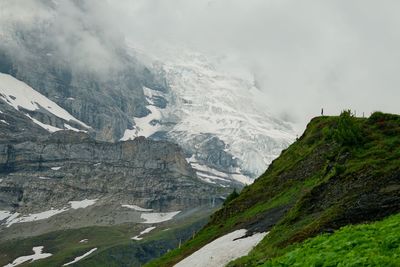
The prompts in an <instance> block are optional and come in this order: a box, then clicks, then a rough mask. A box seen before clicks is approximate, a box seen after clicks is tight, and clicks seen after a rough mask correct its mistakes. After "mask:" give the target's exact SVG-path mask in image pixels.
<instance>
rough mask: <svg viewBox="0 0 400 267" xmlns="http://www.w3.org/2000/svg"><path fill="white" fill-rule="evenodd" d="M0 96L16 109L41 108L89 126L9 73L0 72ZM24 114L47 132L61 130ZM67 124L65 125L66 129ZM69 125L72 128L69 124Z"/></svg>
mask: <svg viewBox="0 0 400 267" xmlns="http://www.w3.org/2000/svg"><path fill="white" fill-rule="evenodd" d="M0 98H1V99H3V100H4V101H5V102H6V103H7V104H9V105H10V106H12V107H14V108H15V109H16V110H20V108H23V109H26V110H31V111H34V110H38V109H41V108H42V109H45V110H47V111H48V112H50V113H52V114H53V115H55V116H57V117H59V118H61V119H64V120H65V121H73V122H76V123H78V124H80V125H81V126H83V127H84V128H86V129H88V128H90V127H89V126H88V125H86V124H85V123H83V122H81V121H79V120H78V119H76V118H75V117H74V116H72V115H71V114H70V113H68V112H67V111H66V110H64V109H63V108H62V107H60V106H59V105H57V104H56V103H54V102H53V101H51V100H50V99H48V98H47V97H45V96H44V95H42V94H40V93H39V92H37V91H36V90H34V89H33V88H32V87H30V86H28V85H27V84H26V83H24V82H21V81H19V80H18V79H16V78H14V77H12V76H11V75H8V74H4V73H0ZM25 115H26V116H27V117H29V118H30V119H31V120H32V121H33V122H34V123H36V124H38V125H39V126H41V127H42V128H44V129H46V130H47V131H49V132H55V131H60V130H63V129H60V128H57V127H54V126H51V125H47V124H44V123H42V122H40V121H38V120H36V119H34V118H32V117H30V116H29V115H28V114H25ZM68 126H69V125H68ZM68 126H66V128H67V129H68ZM69 127H70V128H72V127H71V126H69ZM75 130H77V129H75ZM78 131H79V130H78Z"/></svg>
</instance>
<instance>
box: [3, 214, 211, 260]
mask: <svg viewBox="0 0 400 267" xmlns="http://www.w3.org/2000/svg"><path fill="white" fill-rule="evenodd" d="M208 217H209V213H208V212H202V211H201V212H198V214H195V215H194V216H191V217H190V218H186V219H185V220H178V221H171V222H165V223H161V224H156V225H154V226H156V229H154V230H153V231H151V232H150V233H149V234H146V235H144V236H143V240H140V241H137V240H132V239H131V237H133V236H136V235H138V234H139V232H141V231H142V230H144V229H145V228H147V227H149V225H147V224H123V225H116V226H107V227H100V226H92V227H86V228H80V229H69V230H60V231H56V232H51V233H48V234H44V235H41V236H37V237H31V238H26V239H18V240H10V241H6V242H4V243H1V244H0V266H3V265H6V264H8V263H10V262H12V261H13V260H14V259H16V258H18V257H20V256H24V255H32V254H33V252H32V248H33V247H35V246H44V252H45V253H51V254H53V255H52V256H51V257H49V258H46V259H43V260H38V261H35V262H33V263H26V264H22V265H21V266H25V265H26V266H37V267H40V266H61V265H63V264H64V263H67V262H70V261H72V260H73V259H74V258H75V257H77V256H81V255H83V254H84V253H86V252H88V251H89V250H91V249H92V248H98V249H97V251H95V252H94V253H93V254H91V255H90V256H88V257H86V258H84V259H82V260H81V261H79V262H78V263H76V264H74V265H73V266H82V267H83V266H85V267H90V266H96V267H97V266H108V267H111V266H118V267H119V266H142V265H143V264H144V263H145V262H147V261H149V260H151V259H153V258H156V257H159V256H160V255H162V254H163V253H165V252H167V251H168V250H170V249H173V248H175V247H177V246H178V244H179V243H180V242H181V241H184V240H187V239H188V238H189V237H191V236H192V235H193V233H194V232H196V231H198V229H199V228H201V227H202V226H204V224H205V223H206V222H207V220H208ZM83 239H87V240H88V241H87V242H85V243H82V242H80V241H81V240H83Z"/></svg>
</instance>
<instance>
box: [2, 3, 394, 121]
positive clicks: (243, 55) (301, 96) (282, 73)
mask: <svg viewBox="0 0 400 267" xmlns="http://www.w3.org/2000/svg"><path fill="white" fill-rule="evenodd" d="M21 2H22V1H21V0H19V1H18V0H17V1H15V0H3V1H1V3H0V6H1V11H0V12H1V16H0V20H1V26H0V27H1V28H2V31H4V30H5V29H6V27H8V26H9V25H11V24H15V23H17V24H19V23H24V24H26V25H29V24H30V22H31V21H32V20H34V21H37V20H38V19H44V18H46V17H47V16H51V10H48V9H47V10H46V9H43V8H41V7H42V6H43V3H45V2H47V1H40V0H29V1H23V5H22V4H21ZM52 3H53V5H54V6H55V7H56V9H58V10H61V11H62V12H61V14H62V16H60V17H58V18H57V22H58V23H57V24H56V25H55V27H53V31H54V33H53V34H54V35H55V36H57V38H55V40H54V41H55V42H57V44H58V45H59V46H58V47H60V51H58V52H59V53H61V54H72V56H70V58H71V59H74V58H79V59H80V60H79V61H78V63H77V64H79V65H80V67H82V68H87V67H88V66H89V67H90V68H96V69H97V70H102V69H103V68H117V67H118V64H119V62H118V61H116V60H115V57H113V54H114V53H116V52H117V48H118V46H119V45H120V44H121V43H123V41H124V40H128V42H131V43H134V45H135V47H136V48H142V49H143V50H145V51H146V52H147V53H149V54H152V55H153V56H154V55H157V54H158V55H160V56H165V53H164V51H165V49H166V47H185V48H187V49H191V50H194V51H197V52H201V53H205V54H206V55H208V56H210V57H211V56H214V57H217V58H218V59H219V61H218V62H219V64H220V67H221V68H222V69H223V70H225V71H228V72H233V73H235V74H237V75H238V74H240V75H244V74H245V75H247V76H249V75H251V76H252V77H254V80H255V81H256V83H257V85H258V86H259V87H260V88H261V89H262V90H263V91H264V92H265V93H266V97H265V99H264V102H265V106H266V107H269V108H270V109H272V110H273V111H274V112H276V113H277V114H279V115H280V116H282V117H283V118H286V119H290V120H293V121H295V122H298V123H300V125H301V124H302V123H304V122H305V121H307V120H308V119H309V118H310V117H311V116H314V115H317V114H319V111H320V108H321V107H324V108H325V110H326V112H327V113H329V114H334V113H338V112H339V111H340V110H342V109H344V108H351V109H353V110H357V111H358V113H359V114H361V113H362V112H365V113H366V114H369V113H370V112H372V111H374V110H384V111H387V112H399V107H398V104H397V101H396V99H398V94H399V93H398V92H399V90H398V88H397V86H398V85H399V84H400V77H399V76H398V75H397V73H396V71H395V70H396V69H398V67H399V66H398V65H399V64H400V63H399V60H398V57H399V53H398V47H399V44H400V37H399V36H400V35H399V34H398V33H399V26H400V19H399V18H398V16H397V13H396V12H395V11H396V10H398V8H399V5H400V3H398V1H390V0H386V1H384V3H385V4H382V3H381V2H379V3H378V2H376V1H370V0H368V1H351V2H348V1H344V0H341V1H323V2H321V1H315V0H314V1H312V0H307V1H305V2H298V1H288V0H284V1H275V0H268V1H264V0H249V1H239V0H229V1H228V0H214V1H210V0H198V1H184V0H173V1H167V0H135V1H132V0H122V1H121V0H118V1H116V0H108V1H101V2H99V1H93V0H85V1H56V0H54V1H52ZM73 3H78V5H75V4H73ZM77 6H79V7H80V8H77ZM80 22H83V23H84V24H87V25H96V27H97V30H98V31H99V32H101V34H102V35H104V36H106V37H107V38H104V39H103V40H107V42H106V43H104V42H100V41H99V40H98V39H97V38H96V36H95V35H94V34H93V33H92V32H90V31H88V30H87V29H85V28H81V27H80V26H79V24H78V23H80ZM74 38H78V39H79V40H80V41H79V42H78V43H74V42H71V40H73V39H74ZM22 51H23V50H22ZM82 55H84V57H83V56H82ZM71 61H73V60H71ZM301 127H303V126H301Z"/></svg>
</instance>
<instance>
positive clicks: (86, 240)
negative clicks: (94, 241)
mask: <svg viewBox="0 0 400 267" xmlns="http://www.w3.org/2000/svg"><path fill="white" fill-rule="evenodd" d="M88 241H89V239H82V240H81V241H79V243H87V242H88Z"/></svg>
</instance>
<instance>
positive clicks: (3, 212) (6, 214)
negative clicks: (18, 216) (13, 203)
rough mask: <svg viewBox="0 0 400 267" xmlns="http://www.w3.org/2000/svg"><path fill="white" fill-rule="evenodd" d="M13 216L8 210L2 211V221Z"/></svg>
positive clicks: (0, 216) (0, 217)
mask: <svg viewBox="0 0 400 267" xmlns="http://www.w3.org/2000/svg"><path fill="white" fill-rule="evenodd" d="M11 215H12V213H11V212H10V211H8V210H0V221H2V220H4V219H7V218H8V217H10V216H11Z"/></svg>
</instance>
